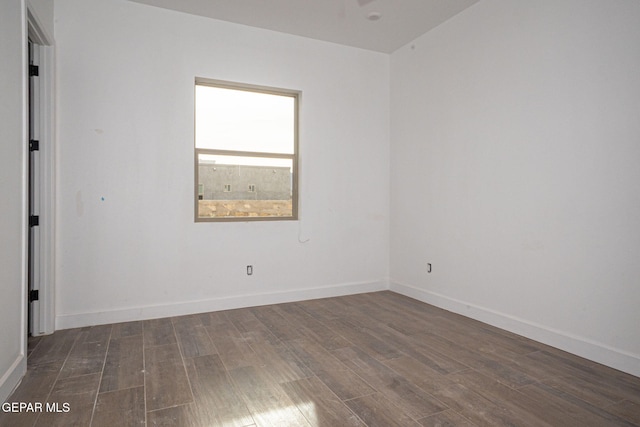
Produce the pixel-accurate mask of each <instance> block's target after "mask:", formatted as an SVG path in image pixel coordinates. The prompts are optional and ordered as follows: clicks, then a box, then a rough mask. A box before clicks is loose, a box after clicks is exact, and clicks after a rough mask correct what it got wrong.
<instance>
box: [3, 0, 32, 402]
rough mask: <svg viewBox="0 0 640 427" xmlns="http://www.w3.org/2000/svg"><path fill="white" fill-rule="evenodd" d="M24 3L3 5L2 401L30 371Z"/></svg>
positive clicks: (10, 2) (14, 2) (13, 2)
mask: <svg viewBox="0 0 640 427" xmlns="http://www.w3.org/2000/svg"><path fill="white" fill-rule="evenodd" d="M25 48H26V15H25V6H24V2H23V1H21V0H10V1H4V0H3V1H2V2H0V58H2V61H1V63H0V93H1V94H2V96H0V218H1V219H0V242H1V243H0V292H1V293H2V298H0V325H2V327H0V401H2V402H4V400H5V399H6V398H7V396H8V395H9V393H11V391H12V390H13V388H14V387H15V386H16V384H18V381H19V380H20V378H21V377H22V375H23V374H24V372H25V370H26V358H25V352H26V344H25V342H26V340H25V337H26V330H25V320H26V316H25V288H26V276H25V272H26V270H25V268H24V266H25V262H24V261H25V254H26V252H25V245H26V239H25V233H26V224H25V220H26V215H27V214H26V204H25V198H24V195H25V186H24V183H25V180H24V177H25V167H26V163H25V151H26V148H25V147H26V134H25V129H26V127H25V114H26V110H25V108H26V107H25V100H26V92H25V90H26V89H25V73H26V69H25V66H26V57H25Z"/></svg>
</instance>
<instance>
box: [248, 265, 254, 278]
mask: <svg viewBox="0 0 640 427" xmlns="http://www.w3.org/2000/svg"><path fill="white" fill-rule="evenodd" d="M252 274H253V265H247V276H251V275H252Z"/></svg>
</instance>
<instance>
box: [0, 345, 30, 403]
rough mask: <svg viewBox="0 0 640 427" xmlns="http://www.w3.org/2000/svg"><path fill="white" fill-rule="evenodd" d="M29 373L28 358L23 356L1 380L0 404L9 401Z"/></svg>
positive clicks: (19, 357) (17, 359)
mask: <svg viewBox="0 0 640 427" xmlns="http://www.w3.org/2000/svg"><path fill="white" fill-rule="evenodd" d="M26 372H27V358H26V357H25V356H24V355H23V354H21V355H20V356H18V358H16V360H14V362H13V363H12V364H11V366H10V367H9V369H8V370H7V372H5V373H4V374H3V375H2V377H1V378H0V402H4V401H6V400H7V398H8V397H9V396H11V393H13V390H15V388H16V387H17V386H18V384H20V381H21V380H22V377H23V376H24V374H25V373H26Z"/></svg>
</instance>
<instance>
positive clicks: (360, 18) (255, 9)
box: [130, 0, 479, 53]
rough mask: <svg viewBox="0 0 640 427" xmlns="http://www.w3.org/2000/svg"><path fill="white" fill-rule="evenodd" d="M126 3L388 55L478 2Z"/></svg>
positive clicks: (189, 0) (165, 0) (169, 0)
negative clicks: (377, 16)
mask: <svg viewBox="0 0 640 427" xmlns="http://www.w3.org/2000/svg"><path fill="white" fill-rule="evenodd" d="M130 1H134V2H136V3H143V4H148V5H151V6H157V7H161V8H165V9H172V10H177V11H180V12H186V13H190V14H194V15H200V16H205V17H209V18H214V19H220V20H223V21H229V22H234V23H237V24H243V25H249V26H252V27H258V28H264V29H268V30H274V31H279V32H283V33H288V34H294V35H298V36H303V37H310V38H313V39H318V40H324V41H328V42H333V43H339V44H343V45H347V46H354V47H359V48H363V49H368V50H374V51H378V52H384V53H391V52H393V51H394V50H396V49H398V48H400V47H401V46H404V45H405V44H407V43H409V42H410V41H411V40H413V39H415V38H417V37H418V36H420V35H422V34H424V33H426V32H427V31H429V30H431V29H432V28H434V27H436V26H438V25H439V24H441V23H443V22H444V21H446V20H447V19H449V18H451V17H452V16H454V15H456V14H457V13H459V12H461V11H462V10H464V9H466V8H467V7H469V6H471V5H473V4H474V3H477V2H478V1H479V0H130ZM370 14H378V15H379V19H377V20H372V19H370V18H369V15H370ZM375 17H376V16H373V18H375Z"/></svg>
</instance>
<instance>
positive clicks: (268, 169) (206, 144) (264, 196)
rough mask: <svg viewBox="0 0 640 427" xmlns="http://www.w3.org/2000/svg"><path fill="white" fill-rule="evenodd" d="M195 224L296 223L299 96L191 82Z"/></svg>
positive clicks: (276, 91) (282, 92)
mask: <svg viewBox="0 0 640 427" xmlns="http://www.w3.org/2000/svg"><path fill="white" fill-rule="evenodd" d="M195 99H196V109H195V119H196V120H195V156H196V171H195V175H196V183H195V184H196V185H195V188H196V194H195V203H196V221H216V220H250V219H296V217H297V206H296V205H297V173H296V172H297V171H296V169H297V116H298V114H297V108H298V93H297V92H294V91H285V90H280V89H270V88H269V89H265V88H256V87H252V86H244V85H237V84H232V83H226V82H217V81H209V80H197V81H196V96H195Z"/></svg>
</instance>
